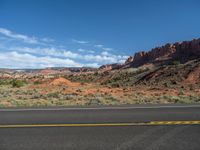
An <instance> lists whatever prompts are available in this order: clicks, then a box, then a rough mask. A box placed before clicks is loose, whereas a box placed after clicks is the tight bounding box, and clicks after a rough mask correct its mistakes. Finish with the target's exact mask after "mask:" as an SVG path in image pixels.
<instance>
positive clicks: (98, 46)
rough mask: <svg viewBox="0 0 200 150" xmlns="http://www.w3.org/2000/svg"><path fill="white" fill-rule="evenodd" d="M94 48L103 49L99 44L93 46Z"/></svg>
mask: <svg viewBox="0 0 200 150" xmlns="http://www.w3.org/2000/svg"><path fill="white" fill-rule="evenodd" d="M94 47H97V48H102V47H103V45H101V44H98V45H94Z"/></svg>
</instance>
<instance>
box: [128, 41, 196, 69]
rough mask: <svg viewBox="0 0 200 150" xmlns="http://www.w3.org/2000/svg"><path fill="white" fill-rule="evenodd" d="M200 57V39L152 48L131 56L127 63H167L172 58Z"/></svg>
mask: <svg viewBox="0 0 200 150" xmlns="http://www.w3.org/2000/svg"><path fill="white" fill-rule="evenodd" d="M199 57H200V39H194V40H192V41H183V42H179V43H178V42H177V43H174V44H169V43H168V44H166V45H164V46H161V47H156V48H153V49H151V50H150V51H149V52H145V51H141V52H138V53H135V55H134V56H130V57H129V58H128V59H127V60H126V62H125V65H128V66H132V67H138V66H141V65H144V64H146V63H154V64H159V63H166V62H168V61H171V60H179V61H180V62H186V61H188V60H191V59H195V58H199Z"/></svg>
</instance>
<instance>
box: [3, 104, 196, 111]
mask: <svg viewBox="0 0 200 150" xmlns="http://www.w3.org/2000/svg"><path fill="white" fill-rule="evenodd" d="M160 108H200V105H188V106H186V105H185V106H136V107H134V106H131V107H126V106H124V107H123V106H122V107H91V108H90V107H89V108H86V107H83V108H81V107H80V108H78V107H75V108H22V109H20V108H19V109H14V108H8V109H0V111H57V110H115V109H116V110H127V109H160Z"/></svg>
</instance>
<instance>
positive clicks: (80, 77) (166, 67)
mask: <svg viewBox="0 0 200 150" xmlns="http://www.w3.org/2000/svg"><path fill="white" fill-rule="evenodd" d="M199 102H200V39H194V40H192V41H184V42H179V43H174V44H166V45H164V46H161V47H157V48H153V49H152V50H150V51H147V52H144V51H142V52H138V53H136V54H135V55H134V56H130V57H129V58H128V59H127V60H126V62H125V63H124V64H107V65H103V66H101V67H100V68H65V67H62V68H46V69H36V70H34V69H32V70H30V69H29V70H23V69H22V70H12V69H0V107H8V106H9V107H17V106H22V107H23V106H26V107H32V106H68V105H120V104H141V103H143V104H144V103H199Z"/></svg>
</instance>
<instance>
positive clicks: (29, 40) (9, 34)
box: [0, 28, 39, 44]
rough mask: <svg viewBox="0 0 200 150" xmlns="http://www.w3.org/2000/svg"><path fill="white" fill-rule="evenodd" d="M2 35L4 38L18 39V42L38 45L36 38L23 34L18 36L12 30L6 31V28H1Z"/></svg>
mask: <svg viewBox="0 0 200 150" xmlns="http://www.w3.org/2000/svg"><path fill="white" fill-rule="evenodd" d="M0 33H1V34H3V35H4V36H7V37H10V38H13V39H16V40H22V41H24V42H26V43H30V44H38V43H39V42H38V40H37V39H36V38H35V37H28V36H26V35H22V34H17V33H13V32H12V31H10V30H7V29H4V28H0Z"/></svg>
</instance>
